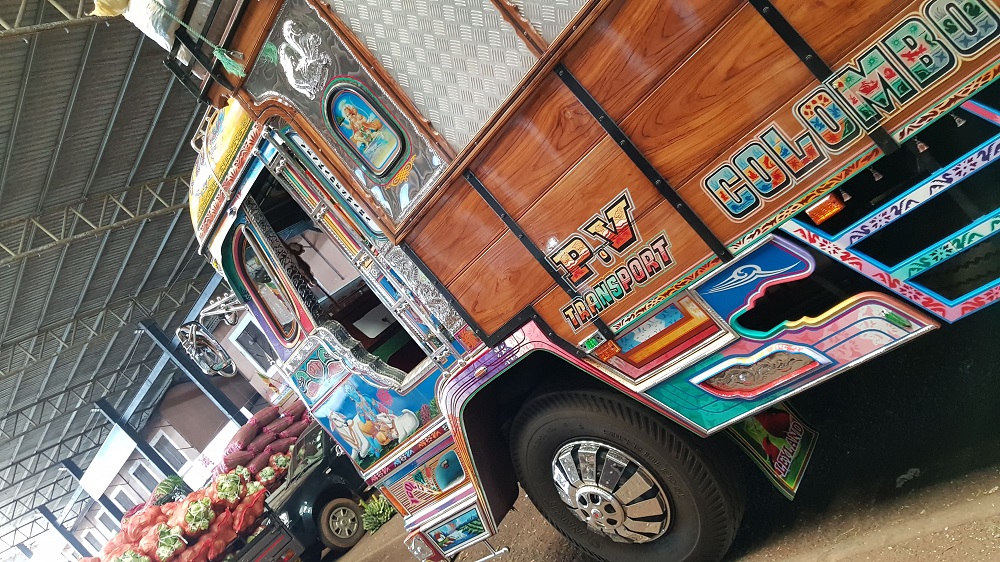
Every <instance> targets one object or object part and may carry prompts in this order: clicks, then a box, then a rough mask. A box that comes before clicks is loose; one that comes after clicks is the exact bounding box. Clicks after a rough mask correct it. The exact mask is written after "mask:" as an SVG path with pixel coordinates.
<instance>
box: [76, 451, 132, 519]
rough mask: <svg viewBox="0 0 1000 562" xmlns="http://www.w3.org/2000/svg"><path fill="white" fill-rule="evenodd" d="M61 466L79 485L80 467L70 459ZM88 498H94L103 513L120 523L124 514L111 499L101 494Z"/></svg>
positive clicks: (81, 475) (81, 474)
mask: <svg viewBox="0 0 1000 562" xmlns="http://www.w3.org/2000/svg"><path fill="white" fill-rule="evenodd" d="M62 465H63V466H64V467H66V472H69V474H70V476H72V477H73V478H75V479H76V482H77V483H78V484H79V483H80V479H81V478H83V471H82V470H80V467H79V466H77V465H76V463H75V462H73V460H72V459H66V460H64V461H62ZM90 497H92V498H94V501H96V502H97V503H99V504H101V507H103V508H104V511H107V512H108V513H109V514H111V517H114V518H115V519H116V520H118V521H121V520H122V517H124V515H125V514H124V513H122V510H121V509H119V508H118V506H117V505H115V504H114V502H112V501H111V498H109V497H108V496H106V495H104V494H101V495H99V496H95V495H93V494H91V496H90Z"/></svg>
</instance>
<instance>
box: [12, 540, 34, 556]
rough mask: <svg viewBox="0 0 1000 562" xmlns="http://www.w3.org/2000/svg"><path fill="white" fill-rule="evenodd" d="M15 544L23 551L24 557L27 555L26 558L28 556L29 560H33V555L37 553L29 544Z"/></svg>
mask: <svg viewBox="0 0 1000 562" xmlns="http://www.w3.org/2000/svg"><path fill="white" fill-rule="evenodd" d="M14 546H15V547H16V548H17V549H18V550H20V551H21V554H23V555H24V557H25V558H27V559H28V560H31V557H32V556H34V555H35V553H34V552H31V549H30V548H28V547H27V546H25V545H24V543H23V542H21V543H17V544H16V545H14Z"/></svg>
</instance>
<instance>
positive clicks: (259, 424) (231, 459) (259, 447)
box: [217, 400, 312, 478]
mask: <svg viewBox="0 0 1000 562" xmlns="http://www.w3.org/2000/svg"><path fill="white" fill-rule="evenodd" d="M310 423H312V419H311V418H310V417H309V414H308V413H307V412H306V406H305V404H303V403H302V401H300V400H295V401H294V402H292V403H291V404H289V405H288V406H286V407H285V409H284V410H281V409H279V408H278V407H277V406H269V407H267V408H264V409H262V410H261V411H259V412H257V413H256V414H254V416H253V417H252V418H250V420H249V421H248V422H247V423H246V424H245V425H244V426H243V427H241V428H240V429H239V431H237V432H236V435H234V436H233V438H232V440H230V441H229V445H227V446H226V453H225V456H224V457H222V465H221V467H219V469H217V472H227V471H230V470H232V469H233V468H235V467H236V466H240V465H242V466H245V467H247V469H248V470H249V471H250V474H252V475H253V476H257V475H258V474H259V473H260V472H261V471H262V470H264V469H265V468H267V467H269V466H271V464H272V457H274V456H275V455H282V456H284V455H286V454H287V453H288V449H289V448H291V446H292V445H293V444H294V443H295V440H296V439H297V438H298V436H299V435H300V434H301V433H302V432H303V431H305V429H306V428H307V427H309V424H310ZM279 478H280V475H279Z"/></svg>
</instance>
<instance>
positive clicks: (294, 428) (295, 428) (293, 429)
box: [278, 420, 312, 438]
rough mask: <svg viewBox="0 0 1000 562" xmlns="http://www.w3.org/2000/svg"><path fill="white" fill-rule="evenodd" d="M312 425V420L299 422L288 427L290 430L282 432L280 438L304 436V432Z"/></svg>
mask: <svg viewBox="0 0 1000 562" xmlns="http://www.w3.org/2000/svg"><path fill="white" fill-rule="evenodd" d="M311 423H312V421H310V420H299V421H297V422H295V423H293V424H292V425H290V426H288V428H287V429H285V430H284V431H282V432H281V433H279V434H278V437H281V438H286V437H298V436H299V435H302V432H303V431H305V430H306V428H307V427H309V424H311Z"/></svg>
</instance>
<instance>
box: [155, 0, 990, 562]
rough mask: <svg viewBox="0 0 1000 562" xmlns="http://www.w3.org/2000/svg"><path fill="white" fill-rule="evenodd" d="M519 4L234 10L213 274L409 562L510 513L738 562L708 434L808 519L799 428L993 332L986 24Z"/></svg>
mask: <svg viewBox="0 0 1000 562" xmlns="http://www.w3.org/2000/svg"><path fill="white" fill-rule="evenodd" d="M404 4H405V3H404ZM521 4H523V6H522V8H523V10H524V12H523V13H522V12H519V11H518V9H517V8H515V7H513V5H512V3H508V2H505V1H502V0H496V1H491V2H482V3H476V5H475V6H468V5H466V4H465V3H461V2H445V1H442V2H434V3H431V4H429V6H430V7H427V6H425V5H424V4H423V3H416V4H414V5H413V6H409V5H400V6H394V9H393V10H384V9H382V8H381V4H380V2H377V1H375V0H372V1H371V2H368V1H358V2H350V3H345V2H337V1H333V0H330V1H328V2H327V1H320V0H258V1H256V2H237V3H236V5H235V7H231V8H230V9H231V10H233V11H232V15H231V16H230V17H229V20H228V24H227V25H226V26H221V27H218V28H219V29H220V30H223V32H222V33H221V34H219V35H213V36H212V37H217V38H218V39H213V41H217V44H216V43H212V44H197V45H194V44H189V43H190V37H188V38H184V39H183V40H181V39H178V40H177V41H179V42H177V43H174V49H173V50H172V51H171V55H170V57H171V61H172V63H173V62H176V61H175V60H174V59H177V60H180V59H182V58H184V57H181V56H180V54H182V53H183V52H184V50H185V49H187V50H188V51H191V50H192V49H194V50H198V51H199V52H200V54H198V55H197V56H195V57H194V58H193V59H192V58H191V57H190V56H189V57H187V60H188V61H192V60H193V61H194V62H192V63H190V64H191V65H192V66H190V67H185V68H188V69H189V70H190V68H194V70H192V71H191V72H188V70H184V72H182V73H179V75H181V77H182V78H184V79H185V80H187V83H188V84H189V85H190V86H191V89H192V91H193V92H194V93H196V94H197V95H198V96H200V97H201V99H203V100H204V101H206V103H207V104H209V105H210V106H211V107H210V108H209V109H208V110H206V113H205V117H204V119H203V121H202V125H201V126H200V127H199V131H198V133H197V135H196V140H195V144H196V147H197V148H198V150H199V157H198V160H197V162H196V165H195V170H194V172H193V175H192V180H191V196H190V209H191V218H192V221H193V225H194V229H195V235H196V239H197V241H198V243H199V246H200V249H201V251H202V253H203V254H204V255H205V257H206V259H208V260H209V261H210V262H211V263H212V265H213V267H214V268H215V269H216V270H217V271H218V272H219V273H220V274H221V275H223V276H224V277H225V278H226V280H227V282H228V283H229V285H230V286H231V288H232V289H233V291H234V294H236V295H237V297H238V298H239V299H240V300H241V301H242V302H244V303H246V305H247V307H248V309H249V310H250V311H251V313H252V314H253V316H254V319H255V321H256V322H257V324H258V325H259V326H260V328H261V330H262V331H263V332H264V333H265V334H266V335H267V337H268V339H269V341H270V342H271V344H272V347H273V348H274V353H275V356H276V357H275V361H276V363H277V365H278V366H279V371H280V373H281V375H280V376H281V377H282V378H283V380H285V381H286V382H287V384H289V385H290V386H291V387H292V388H293V389H294V391H295V392H296V393H297V394H298V395H299V397H300V398H301V399H302V400H303V401H304V402H305V403H306V404H307V406H308V407H309V409H310V412H311V413H312V415H313V416H314V418H315V419H316V420H317V422H318V423H319V424H320V425H321V426H322V427H323V429H325V430H326V432H327V434H328V435H329V436H330V437H331V438H332V439H333V440H335V441H336V443H337V444H338V445H339V446H340V447H342V448H343V449H344V450H345V451H346V452H347V454H348V457H349V458H350V460H351V462H352V463H353V464H354V467H355V468H356V470H357V471H358V472H359V474H360V475H361V478H362V479H363V480H364V481H365V482H366V483H368V484H370V485H372V486H374V487H376V488H378V489H379V490H380V491H381V492H382V493H383V494H385V495H386V497H387V498H388V499H389V500H390V501H391V502H392V503H393V504H394V505H395V507H396V508H397V510H398V511H399V512H400V513H402V515H403V516H404V522H405V525H406V528H407V530H408V531H409V532H410V534H409V535H408V537H407V546H408V547H409V549H410V550H411V552H413V554H414V555H415V556H417V557H418V558H419V559H421V560H434V561H439V560H445V559H447V558H449V557H451V556H453V555H455V554H456V553H458V552H459V551H461V550H464V549H466V548H469V547H471V546H473V545H475V544H478V543H481V542H484V541H486V540H487V539H488V538H489V537H490V536H492V535H493V534H495V533H496V531H497V529H498V526H499V524H500V523H501V521H502V520H503V517H504V515H505V514H506V513H507V512H508V510H509V508H510V507H511V506H512V505H513V502H514V500H515V499H516V497H517V494H518V484H520V485H521V486H522V487H523V488H524V489H525V491H526V492H527V494H528V496H529V497H530V498H531V499H532V501H533V502H534V504H535V505H536V506H537V507H538V508H539V509H540V510H541V511H542V512H543V513H544V514H545V515H546V517H547V518H548V520H550V521H551V522H552V524H553V525H554V526H555V527H556V528H558V529H559V531H560V532H562V533H563V534H564V535H565V536H566V537H567V538H568V539H569V540H571V541H573V542H574V543H576V544H578V545H580V546H581V547H582V548H584V549H585V550H587V551H588V552H589V553H590V554H591V555H593V556H595V557H597V558H599V559H603V560H637V561H647V560H648V561H653V560H664V559H671V560H678V561H694V560H718V559H721V557H722V556H723V555H724V554H725V552H726V550H727V548H728V546H729V544H730V543H731V541H732V539H733V537H734V535H735V533H736V530H737V528H738V526H739V521H740V520H741V517H742V514H743V511H744V508H745V505H744V499H743V498H744V494H743V493H742V491H741V482H740V474H741V471H740V470H739V469H738V468H735V467H737V466H738V462H739V461H738V460H735V458H734V457H733V456H732V454H731V449H732V445H731V444H730V442H729V441H728V440H724V439H719V438H717V437H715V436H716V435H717V434H721V433H724V432H725V433H734V434H741V435H744V436H745V435H753V436H756V445H754V444H753V443H750V442H749V441H747V440H743V441H741V443H742V447H743V448H744V449H745V450H746V451H747V452H748V453H750V454H751V456H754V455H756V456H754V458H755V459H756V460H757V461H758V464H759V465H760V466H761V467H762V468H764V469H765V471H766V472H767V473H768V474H770V475H771V476H773V477H774V478H775V479H776V481H779V482H784V484H781V485H780V486H784V487H782V488H781V489H782V491H783V492H786V493H788V494H790V495H791V494H794V490H795V487H796V486H797V483H798V482H799V481H800V479H801V470H802V469H804V467H805V466H806V465H807V464H808V462H807V460H808V459H807V456H808V452H809V450H811V445H808V446H807V445H806V443H807V442H810V443H811V442H812V441H810V440H809V439H806V437H805V430H804V426H803V424H802V423H800V420H798V419H797V418H796V417H795V415H794V414H793V413H792V410H791V409H790V408H789V407H788V405H787V401H788V400H789V399H791V398H793V397H794V396H795V395H796V394H798V393H801V392H804V391H806V390H807V389H809V388H811V387H813V386H815V385H817V384H820V383H822V382H823V381H825V380H828V379H830V378H831V377H834V376H836V375H838V374H840V373H842V372H844V371H846V370H848V369H850V368H851V367H853V366H855V365H857V364H860V363H862V362H864V361H867V360H869V359H871V358H873V357H876V356H878V355H880V354H882V353H885V352H887V351H889V350H891V349H894V348H896V347H898V346H901V345H903V344H904V343H906V342H908V341H911V340H914V339H916V338H918V337H919V336H921V335H922V334H925V333H926V332H928V331H930V330H934V329H936V328H937V327H939V326H940V325H941V324H942V323H946V322H954V321H958V320H960V319H961V318H962V317H964V316H967V315H969V314H972V313H975V312H976V311H978V310H981V309H982V308H984V307H986V306H988V305H990V304H992V303H994V302H995V301H996V300H998V299H1000V268H998V265H997V264H998V263H1000V260H998V259H997V255H998V253H997V252H998V249H997V248H998V246H997V244H998V242H997V240H1000V238H998V237H996V236H995V233H996V232H997V231H998V227H1000V222H998V219H997V217H998V214H1000V199H998V198H997V193H998V192H997V190H996V189H995V188H994V186H995V179H996V176H997V174H998V173H1000V172H998V170H1000V168H998V167H997V165H996V162H997V161H998V159H1000V111H998V108H1000V86H998V85H997V83H996V78H997V77H998V76H1000V7H998V6H997V5H996V2H994V1H992V0H961V1H957V0H917V1H914V2H897V1H892V0H867V1H864V2H860V1H853V0H844V1H838V2H832V1H831V2H825V3H805V2H794V1H791V0H782V1H777V0H774V1H772V2H756V1H753V2H744V1H735V0H734V1H726V2H718V1H711V2H705V1H695V2H689V3H676V2H639V1H630V0H615V1H610V2H603V1H601V2H580V3H578V5H576V6H575V8H574V9H568V10H564V11H561V10H555V11H553V10H548V9H546V8H545V4H546V3H545V2H535V1H530V0H529V1H525V2H521V3H519V5H521ZM215 13H216V12H215V11H212V14H215ZM202 35H204V34H202ZM209 53H212V55H209ZM235 54H239V55H240V56H241V57H236V58H240V60H242V62H241V63H239V64H236V65H235V66H234V64H233V62H234V60H235V59H234V55H235ZM212 56H215V57H217V58H216V59H213V58H212ZM220 57H221V58H220ZM227 57H228V58H227ZM296 236H306V237H307V238H308V237H312V238H313V240H315V241H317V245H315V248H317V251H315V252H314V253H313V254H312V256H313V259H312V261H308V260H305V261H306V264H305V265H306V267H304V266H303V263H301V262H300V261H299V258H302V255H300V254H299V253H297V251H295V250H293V246H292V244H293V243H294V242H295V237H296ZM317 237H318V238H317ZM334 256H336V259H338V260H342V261H343V262H344V263H346V264H348V265H349V267H350V269H351V271H352V274H351V275H350V277H351V279H350V280H348V279H346V278H345V279H343V280H344V281H349V282H348V283H346V284H345V285H343V287H348V290H347V293H346V294H345V293H341V292H340V291H341V288H334V290H326V288H324V283H325V282H324V281H323V280H322V279H319V277H320V275H318V273H319V272H320V270H322V269H323V263H321V262H323V261H325V260H328V259H333V258H334ZM303 259H304V258H303ZM338 271H340V270H339V269H338ZM355 281H357V282H358V283H361V284H363V288H361V287H362V285H351V283H353V282H355ZM351 287H355V288H358V289H360V290H353V289H350V288H351ZM331 288H332V287H331ZM741 432H742V433H741ZM795 467H798V468H795ZM793 469H794V470H793Z"/></svg>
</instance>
